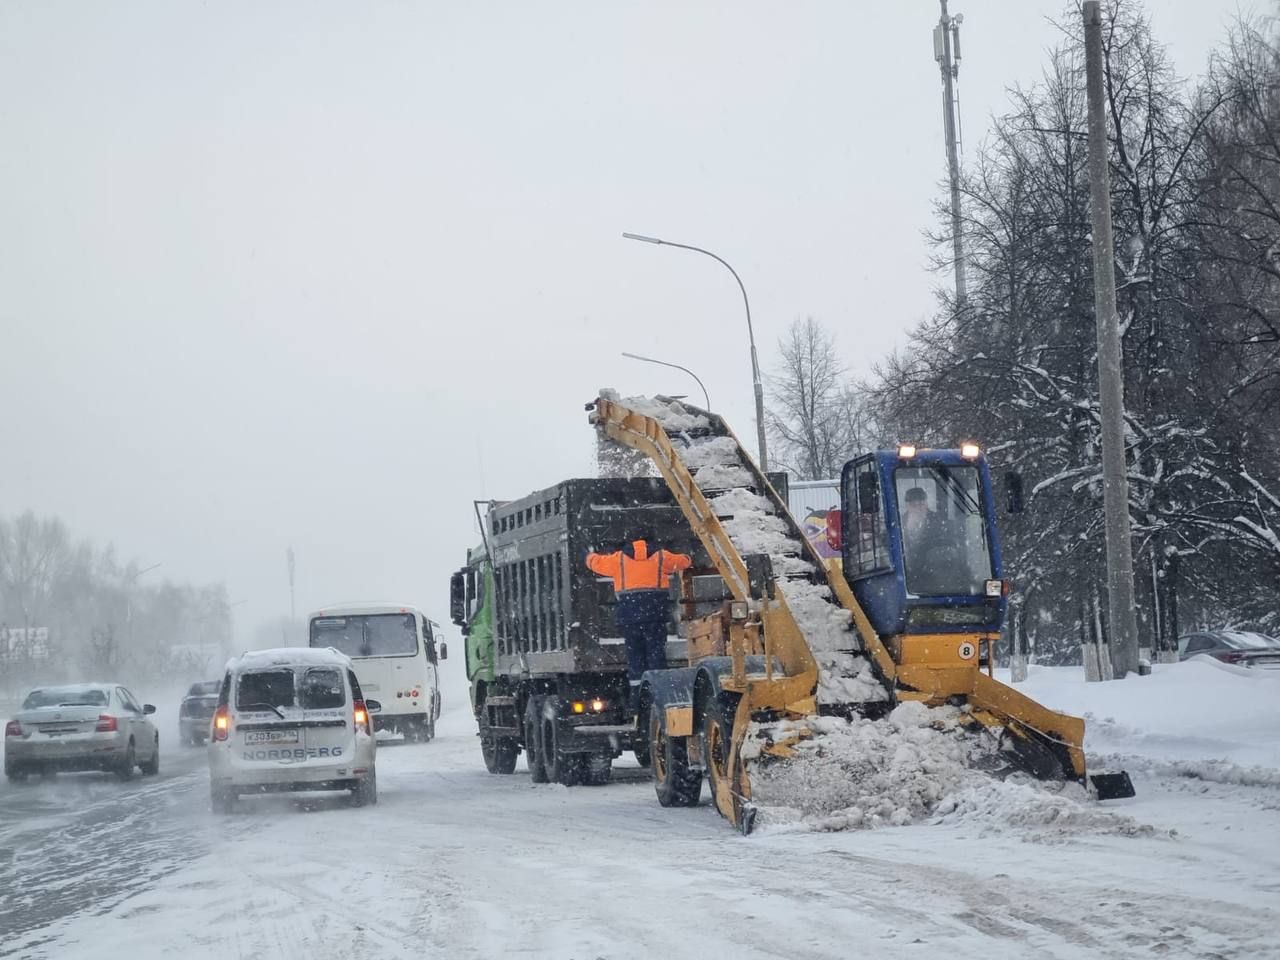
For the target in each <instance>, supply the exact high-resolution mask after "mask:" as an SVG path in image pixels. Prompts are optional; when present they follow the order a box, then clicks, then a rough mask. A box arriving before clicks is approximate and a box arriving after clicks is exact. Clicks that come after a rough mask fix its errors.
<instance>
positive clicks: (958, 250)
mask: <svg viewBox="0 0 1280 960" xmlns="http://www.w3.org/2000/svg"><path fill="white" fill-rule="evenodd" d="M939 2H940V3H941V4H942V16H941V17H940V18H939V20H938V25H937V26H935V27H934V28H933V59H934V60H936V61H937V62H938V67H939V69H940V70H941V71H942V124H943V129H944V130H945V132H946V137H947V172H948V174H949V176H950V178H951V244H952V248H953V259H954V261H955V268H956V309H957V310H963V309H964V307H965V302H966V301H967V300H968V289H967V286H966V284H965V279H964V238H963V237H962V236H961V232H960V121H959V113H960V110H959V107H960V104H959V100H958V99H957V97H956V92H955V82H956V79H957V78H958V77H959V76H960V24H961V23H963V22H964V14H962V13H957V14H956V15H955V16H954V17H953V16H950V15H949V14H948V13H947V0H939Z"/></svg>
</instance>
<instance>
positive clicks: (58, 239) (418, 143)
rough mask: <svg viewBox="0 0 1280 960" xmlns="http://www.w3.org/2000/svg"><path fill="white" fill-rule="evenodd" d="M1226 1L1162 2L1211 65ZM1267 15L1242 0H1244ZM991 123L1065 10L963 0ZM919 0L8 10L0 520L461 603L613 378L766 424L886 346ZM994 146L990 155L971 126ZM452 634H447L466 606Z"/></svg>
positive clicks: (891, 332)
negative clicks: (798, 368) (824, 339)
mask: <svg viewBox="0 0 1280 960" xmlns="http://www.w3.org/2000/svg"><path fill="white" fill-rule="evenodd" d="M1238 9H1240V7H1238V5H1237V3H1236V2H1234V0H1201V2H1190V0H1176V2H1175V0H1152V2H1150V3H1149V4H1148V10H1149V11H1150V12H1151V16H1152V19H1153V22H1154V27H1155V30H1156V33H1157V36H1158V37H1160V38H1161V39H1162V40H1163V41H1164V42H1166V43H1167V45H1168V47H1169V51H1170V54H1171V55H1172V57H1173V59H1174V61H1175V63H1176V65H1177V67H1178V69H1179V72H1180V73H1181V74H1183V75H1195V74H1198V73H1200V72H1201V71H1202V70H1203V68H1204V64H1205V61H1206V58H1207V56H1208V54H1209V51H1210V49H1211V48H1212V47H1213V46H1214V45H1215V44H1216V43H1218V42H1219V40H1220V39H1221V38H1222V37H1223V36H1224V35H1225V32H1226V29H1227V26H1228V24H1229V22H1230V21H1231V19H1232V18H1233V16H1234V15H1235V13H1236V12H1237V10H1238ZM1243 9H1244V10H1246V11H1247V10H1249V9H1250V7H1249V6H1248V5H1246V6H1244V7H1243ZM952 12H953V13H955V12H960V13H963V14H964V17H965V20H964V26H963V28H962V41H963V52H964V60H963V62H962V67H961V72H960V86H959V92H960V100H961V113H962V122H963V126H964V132H965V136H966V139H967V141H968V143H969V145H972V144H976V143H977V141H978V140H979V139H980V138H981V136H982V134H983V132H984V131H985V129H986V127H987V126H988V122H989V118H990V116H991V115H992V114H993V113H999V112H1002V111H1003V110H1004V109H1005V104H1006V97H1005V89H1006V88H1007V87H1009V86H1011V85H1014V84H1027V83H1030V82H1033V81H1035V80H1036V79H1037V78H1038V77H1039V75H1040V72H1041V69H1042V66H1043V63H1044V61H1045V51H1046V49H1047V48H1048V47H1050V46H1052V45H1053V44H1055V43H1056V42H1057V39H1058V31H1057V28H1056V27H1054V26H1053V25H1052V23H1050V22H1049V19H1048V18H1051V17H1057V16H1059V15H1060V13H1061V5H1060V4H1059V3H1058V2H1056V0H1050V2H1041V0H985V2H984V0H969V2H964V0H953V3H952ZM937 17H938V6H937V3H936V2H930V0H913V2H905V0H895V2H890V3H885V2H880V3H870V2H849V0H830V2H816V0H814V2H796V3H765V2H743V0H733V2H727V0H726V2H716V3H711V2H696V3H690V2H687V0H684V2H679V3H676V2H650V3H634V2H633V3H612V2H603V0H589V2H580V3H569V2H544V3H537V4H533V3H526V2H508V3H487V4H478V3H463V2H453V3H444V2H419V3H407V2H395V3H392V2H386V3H321V2H295V3H260V2H252V3H249V2H246V3H231V2H206V3H199V4H197V3H189V2H180V0H157V2H154V3H123V2H121V3H110V4H106V3H93V2H87V0H86V2H82V3H58V2H50V0H29V2H19V0H2V2H0V410H2V411H3V413H2V415H0V457H2V458H3V459H2V461H0V513H5V514H13V513H16V512H19V511H21V510H23V509H25V508H27V507H30V508H33V509H35V510H36V511H38V512H41V513H47V514H56V515H59V516H61V517H63V518H64V519H65V520H66V521H67V522H68V523H69V524H70V525H71V527H72V529H73V530H74V532H75V533H76V534H78V535H80V536H88V537H92V538H93V539H95V540H96V541H98V542H99V543H106V542H108V541H110V542H114V543H115V544H116V547H117V549H118V551H119V553H120V554H121V556H122V557H125V558H129V557H133V558H137V559H138V560H139V561H140V562H142V563H143V564H152V563H162V564H163V566H162V567H161V568H160V569H158V570H156V571H155V572H154V573H152V574H148V577H155V578H159V577H162V576H163V577H169V578H172V579H178V580H192V581H214V580H224V581H225V582H226V583H227V585H228V589H229V591H230V594H231V597H232V599H233V600H235V601H244V605H243V606H242V607H239V608H238V609H237V611H236V614H237V630H238V634H239V641H240V643H241V644H244V643H246V642H247V641H248V640H249V638H250V637H251V636H252V633H253V630H254V628H255V627H256V626H257V625H258V624H259V623H261V622H263V621H265V620H267V619H268V618H271V617H278V616H280V615H281V614H282V613H287V610H288V602H289V596H288V581H287V574H286V564H285V551H286V549H287V548H288V547H289V546H290V545H293V547H294V549H295V551H296V553H297V562H298V608H299V613H300V614H302V613H304V612H306V611H307V610H309V609H312V608H314V607H316V606H319V605H323V604H327V603H332V602H334V601H335V600H340V599H375V598H392V599H397V600H401V601H404V602H410V603H417V604H419V605H421V606H423V607H424V608H425V609H426V610H428V612H429V613H430V615H432V616H434V617H435V619H437V620H440V621H442V622H444V621H446V620H447V617H448V610H447V593H446V589H447V578H448V574H449V572H450V571H451V570H453V569H454V568H456V567H457V566H458V565H459V564H460V563H461V562H462V561H463V559H464V553H465V550H466V548H467V547H468V546H469V545H471V544H472V542H473V541H475V540H476V539H477V536H476V534H475V530H474V523H473V519H472V514H471V500H472V499H473V498H477V497H485V498H489V497H495V498H500V499H503V498H512V497H517V496H521V495H523V494H525V493H527V492H529V491H531V490H534V489H537V488H540V487H543V486H548V485H550V484H552V483H555V482H557V481H558V480H561V479H563V478H566V477H569V476H584V475H590V473H591V471H592V469H593V465H594V464H593V458H592V453H593V436H592V432H591V430H590V429H589V428H588V426H587V423H586V419H585V414H584V412H583V404H584V403H585V402H587V401H589V400H591V399H592V398H593V397H594V396H595V393H596V388H598V387H600V386H616V387H618V388H620V389H622V390H623V391H625V392H666V393H685V392H690V391H696V385H694V384H693V383H692V382H691V381H689V380H688V378H687V377H684V376H683V375H682V374H679V373H677V372H675V371H666V370H663V369H662V368H658V367H653V366H651V365H647V364H640V363H637V362H635V361H631V360H626V359H623V358H621V357H620V356H619V352H620V351H622V350H630V351H632V352H637V353H644V354H648V355H651V356H656V357H659V358H662V359H666V360H671V361H674V362H677V363H682V364H685V365H686V366H689V367H691V368H693V369H694V370H695V371H696V372H697V373H698V374H699V375H700V376H701V377H702V379H703V380H704V381H705V383H706V385H707V388H708V389H709V391H710V394H711V401H712V405H713V406H714V407H716V408H717V409H719V410H721V411H723V412H724V413H725V414H726V416H727V417H728V418H729V420H730V423H731V424H732V425H733V426H734V427H735V429H736V431H737V432H738V433H739V435H740V436H743V437H751V436H753V435H754V426H753V421H752V419H751V418H752V398H751V382H750V371H749V355H748V350H747V342H746V329H745V322H744V316H743V311H742V303H741V298H740V296H739V294H738V291H737V288H736V286H735V285H734V283H733V279H732V277H731V276H729V274H728V273H727V272H726V271H724V270H723V268H721V267H720V266H719V265H718V264H716V263H715V262H714V261H712V260H710V259H708V258H706V257H702V256H699V255H697V254H693V253H688V252H685V251H680V250H675V249H671V248H662V247H654V246H650V245H647V244H639V243H633V242H629V241H625V240H622V239H621V238H620V236H619V235H620V233H621V232H622V231H624V230H628V231H633V232H639V233H648V234H652V235H658V236H663V237H666V238H668V239H672V240H676V241H681V242H685V243H691V244H696V245H699V246H705V247H708V248H710V249H712V250H714V251H716V252H717V253H718V254H720V255H721V256H723V257H724V258H725V259H727V260H728V261H729V262H730V263H732V264H733V265H734V267H735V268H736V269H737V271H738V272H739V274H740V275H741V276H742V279H743V281H744V282H745V284H746V287H747V290H748V293H749V294H750V297H751V305H752V312H753V316H754V320H755V324H756V336H757V342H758V345H759V348H760V353H761V361H762V364H764V365H765V366H766V367H767V366H770V365H772V363H773V361H774V358H775V356H776V341H777V338H778V336H779V335H780V334H781V333H782V332H783V331H784V330H785V328H786V326H787V325H788V324H789V323H790V321H791V320H792V319H794V318H796V317H800V316H803V315H806V314H812V315H814V316H816V317H818V318H820V319H821V320H823V321H824V322H826V323H827V324H828V325H829V326H831V327H832V328H833V329H834V330H835V331H836V332H837V334H838V337H839V344H840V348H841V352H842V354H843V357H844V359H845V360H846V361H847V362H848V364H849V365H850V367H851V368H853V369H855V370H857V369H863V368H865V367H866V366H867V365H868V364H869V363H871V362H872V361H873V360H875V359H876V358H877V357H879V356H881V355H883V354H884V353H885V352H886V351H888V350H890V349H891V348H893V347H894V346H895V345H897V344H899V343H900V342H901V341H902V339H903V336H904V334H905V332H906V331H907V330H908V329H909V328H910V327H911V326H912V325H913V324H914V323H916V322H917V321H918V320H919V319H920V318H921V317H923V316H924V315H925V314H926V313H927V312H928V311H929V310H930V309H931V307H932V305H933V291H934V288H935V286H936V285H937V284H939V283H949V276H947V275H935V274H933V273H930V272H929V270H928V263H929V256H930V249H929V247H928V245H927V243H926V241H925V240H924V237H923V232H924V231H925V230H926V229H928V228H929V227H930V226H931V223H932V220H931V209H930V207H931V203H932V201H933V200H934V198H935V196H936V194H937V188H938V182H939V179H940V178H941V177H942V175H943V174H944V156H943V148H942V136H941V95H940V84H939V76H938V71H937V68H936V66H935V64H934V62H933V56H932V41H931V39H930V33H931V30H932V27H933V24H934V23H935V22H936V20H937ZM969 149H970V150H971V147H969ZM449 632H450V634H452V633H453V630H452V628H450V629H449Z"/></svg>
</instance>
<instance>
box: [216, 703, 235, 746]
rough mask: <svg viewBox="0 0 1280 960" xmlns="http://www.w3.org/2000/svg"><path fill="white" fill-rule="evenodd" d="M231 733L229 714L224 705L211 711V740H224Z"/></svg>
mask: <svg viewBox="0 0 1280 960" xmlns="http://www.w3.org/2000/svg"><path fill="white" fill-rule="evenodd" d="M230 733H231V713H230V711H229V710H227V707H226V705H225V704H223V705H222V706H220V707H218V709H217V710H215V711H213V739H214V740H225V739H227V737H228V735H230Z"/></svg>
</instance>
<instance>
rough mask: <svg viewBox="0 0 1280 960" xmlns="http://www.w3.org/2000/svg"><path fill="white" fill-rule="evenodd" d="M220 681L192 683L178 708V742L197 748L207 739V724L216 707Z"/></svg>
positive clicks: (211, 720) (211, 719)
mask: <svg viewBox="0 0 1280 960" xmlns="http://www.w3.org/2000/svg"><path fill="white" fill-rule="evenodd" d="M220 686H222V681H220V680H208V681H205V682H203V683H193V684H192V685H191V688H190V689H189V690H187V695H186V696H185V697H183V698H182V706H180V707H179V708H178V742H179V743H189V744H191V745H192V746H193V747H198V746H200V745H201V744H203V743H204V742H205V741H206V740H208V739H209V724H210V723H212V722H213V711H214V710H215V709H216V708H217V706H218V687H220Z"/></svg>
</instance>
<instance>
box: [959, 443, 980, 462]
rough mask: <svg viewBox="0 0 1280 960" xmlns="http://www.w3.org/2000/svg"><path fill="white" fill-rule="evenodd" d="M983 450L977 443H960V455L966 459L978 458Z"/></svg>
mask: <svg viewBox="0 0 1280 960" xmlns="http://www.w3.org/2000/svg"><path fill="white" fill-rule="evenodd" d="M981 452H982V449H981V448H980V447H979V446H978V445H977V444H976V443H962V444H960V456H962V457H964V458H965V459H966V460H976V459H978V454H980V453H981Z"/></svg>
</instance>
